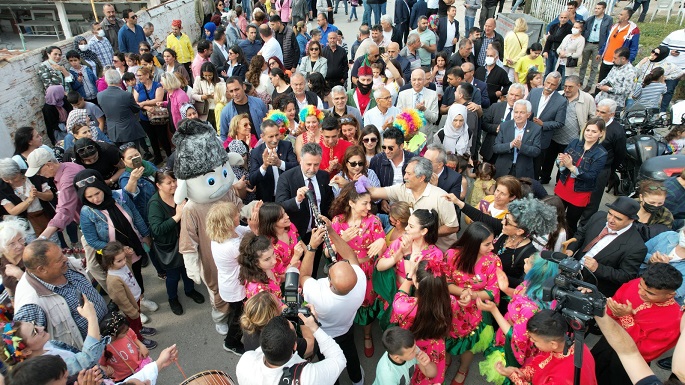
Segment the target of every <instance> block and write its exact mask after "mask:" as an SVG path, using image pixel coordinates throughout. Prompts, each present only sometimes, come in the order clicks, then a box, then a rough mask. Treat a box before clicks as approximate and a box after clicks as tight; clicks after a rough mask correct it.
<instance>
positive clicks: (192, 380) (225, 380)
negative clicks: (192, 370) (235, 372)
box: [181, 370, 238, 385]
mask: <svg viewBox="0 0 685 385" xmlns="http://www.w3.org/2000/svg"><path fill="white" fill-rule="evenodd" d="M181 385H238V382H237V381H233V379H232V378H231V376H229V375H228V374H226V373H224V372H222V371H220V370H205V371H204V372H200V373H198V374H196V375H194V376H190V377H188V379H186V380H185V381H183V382H182V383H181Z"/></svg>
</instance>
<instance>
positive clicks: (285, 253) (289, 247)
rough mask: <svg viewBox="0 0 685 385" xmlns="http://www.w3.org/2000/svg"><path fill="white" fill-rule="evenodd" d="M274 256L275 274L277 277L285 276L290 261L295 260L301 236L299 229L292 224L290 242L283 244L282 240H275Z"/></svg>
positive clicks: (289, 232)
mask: <svg viewBox="0 0 685 385" xmlns="http://www.w3.org/2000/svg"><path fill="white" fill-rule="evenodd" d="M274 241H275V242H276V243H274V244H273V245H274V256H275V257H276V266H275V267H274V268H273V272H274V274H275V275H277V276H279V277H280V276H283V275H284V274H285V271H286V270H287V269H288V265H290V260H291V259H292V258H293V254H294V253H295V246H296V245H297V242H299V241H300V235H299V234H298V233H297V228H296V227H295V225H294V224H292V223H291V224H290V230H288V242H287V243H286V242H283V241H281V240H280V239H278V238H276V239H274Z"/></svg>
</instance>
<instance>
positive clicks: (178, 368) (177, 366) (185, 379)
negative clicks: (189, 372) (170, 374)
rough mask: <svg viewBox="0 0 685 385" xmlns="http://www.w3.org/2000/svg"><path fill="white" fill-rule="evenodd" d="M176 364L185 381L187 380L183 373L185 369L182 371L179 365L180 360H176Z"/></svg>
mask: <svg viewBox="0 0 685 385" xmlns="http://www.w3.org/2000/svg"><path fill="white" fill-rule="evenodd" d="M174 363H175V364H176V367H177V368H178V370H179V371H180V372H181V375H183V379H184V380H187V379H188V376H186V374H185V373H184V372H183V369H181V365H179V364H178V360H174Z"/></svg>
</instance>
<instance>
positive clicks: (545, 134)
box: [528, 71, 568, 184]
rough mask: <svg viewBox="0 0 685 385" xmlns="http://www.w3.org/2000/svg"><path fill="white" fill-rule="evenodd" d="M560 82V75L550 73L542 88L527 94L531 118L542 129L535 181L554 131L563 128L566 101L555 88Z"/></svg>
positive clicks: (555, 72) (543, 182)
mask: <svg viewBox="0 0 685 385" xmlns="http://www.w3.org/2000/svg"><path fill="white" fill-rule="evenodd" d="M560 82H561V74H560V73H559V72H557V71H553V72H550V73H549V74H548V75H547V77H546V78H545V82H544V84H543V88H533V89H532V90H531V91H530V93H529V94H528V100H529V101H530V104H531V105H532V106H533V114H532V115H531V116H532V117H533V118H532V119H531V120H532V121H533V122H534V123H535V124H537V125H539V126H541V127H542V138H541V139H540V149H541V150H542V152H541V153H540V154H539V155H538V156H537V157H536V158H535V179H538V177H539V176H540V173H541V171H542V163H543V159H544V156H545V155H544V154H545V150H547V149H548V148H549V145H550V143H552V134H554V131H556V130H559V129H561V128H563V127H564V123H565V122H566V106H568V100H566V98H565V97H563V96H562V95H561V94H559V93H558V92H556V91H557V88H559V83H560ZM540 182H541V183H542V184H547V183H549V180H541V181H540Z"/></svg>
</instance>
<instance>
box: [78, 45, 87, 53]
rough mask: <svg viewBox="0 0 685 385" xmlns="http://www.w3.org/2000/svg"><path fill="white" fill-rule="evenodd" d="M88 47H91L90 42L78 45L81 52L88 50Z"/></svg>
mask: <svg viewBox="0 0 685 385" xmlns="http://www.w3.org/2000/svg"><path fill="white" fill-rule="evenodd" d="M88 48H90V47H89V46H88V44H83V45H79V46H78V49H80V50H81V52H86V51H88Z"/></svg>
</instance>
